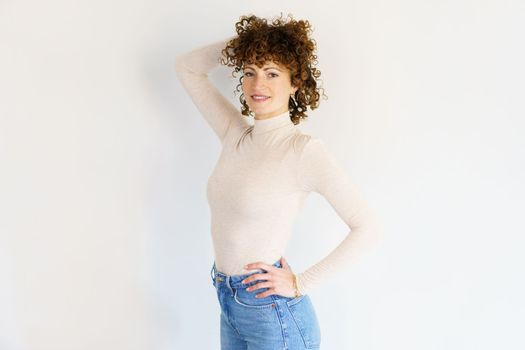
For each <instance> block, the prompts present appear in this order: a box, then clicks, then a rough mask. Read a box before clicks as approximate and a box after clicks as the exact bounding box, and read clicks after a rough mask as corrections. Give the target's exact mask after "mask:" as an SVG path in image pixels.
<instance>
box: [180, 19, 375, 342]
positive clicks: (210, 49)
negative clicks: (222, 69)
mask: <svg viewBox="0 0 525 350" xmlns="http://www.w3.org/2000/svg"><path fill="white" fill-rule="evenodd" d="M236 31H237V35H236V36H234V37H230V38H228V39H227V40H221V41H219V42H215V43H212V44H208V45H205V46H202V47H199V48H196V49H193V50H192V51H190V52H186V53H184V54H181V55H179V56H177V59H176V71H177V76H178V78H179V79H180V81H181V83H182V84H183V86H184V88H185V90H186V91H187V92H188V94H189V96H190V97H191V99H192V101H193V103H194V104H195V105H196V107H197V108H198V110H199V112H200V113H201V114H202V115H203V116H204V118H205V119H206V121H207V122H208V124H209V125H210V126H211V128H212V129H213V131H214V133H215V134H216V135H217V136H218V138H219V140H220V142H221V146H222V151H221V154H220V157H219V160H218V162H217V164H216V166H215V169H214V171H213V173H212V174H211V176H210V177H209V180H208V184H207V198H208V202H209V206H210V211H211V234H212V240H213V247H214V253H215V261H214V264H213V267H212V271H211V273H212V282H213V285H214V286H215V288H216V290H217V297H218V300H219V304H220V307H221V315H220V317H221V318H220V320H221V323H220V335H221V349H235V350H237V349H252V350H255V349H258V350H259V349H319V347H320V343H321V332H320V327H319V323H318V320H317V317H316V313H315V310H314V307H313V304H312V302H311V300H310V297H309V295H308V294H307V293H308V292H309V291H310V290H311V289H313V288H315V287H317V286H319V285H320V284H321V283H322V282H323V281H325V280H326V279H327V278H328V277H331V276H334V275H335V274H336V273H337V272H338V271H341V269H345V268H346V267H347V266H349V265H350V262H351V261H352V259H354V258H355V257H357V256H358V255H359V254H362V253H363V252H365V251H367V250H369V249H370V247H374V246H376V245H377V243H378V241H379V238H380V236H381V235H380V232H381V230H380V229H379V226H378V225H377V220H375V219H374V215H373V214H372V211H371V210H370V209H369V208H368V206H367V203H366V202H365V199H364V198H363V196H362V195H361V193H360V192H359V190H358V189H357V188H356V186H355V185H354V184H353V182H352V181H351V180H350V178H349V177H348V175H347V174H346V173H345V171H344V169H343V168H342V167H341V166H340V164H339V163H338V161H337V160H336V159H335V157H334V156H333V155H332V154H331V153H330V152H329V151H328V149H327V147H326V146H325V144H324V142H323V141H322V140H321V139H319V138H315V137H313V136H311V135H308V134H304V133H302V132H301V131H300V129H299V128H298V127H297V125H298V124H299V123H300V121H301V120H303V119H305V118H306V117H307V115H306V113H305V112H306V109H307V107H310V109H315V108H317V107H318V104H319V97H320V95H319V90H320V89H319V88H318V87H317V80H316V79H317V78H319V76H320V72H319V70H318V69H316V68H314V63H315V59H316V55H315V54H314V52H315V49H316V48H315V42H314V40H312V39H310V38H309V34H310V32H311V26H310V24H309V23H308V21H302V20H300V21H296V20H294V19H293V18H291V16H290V20H289V21H285V20H284V19H282V18H277V19H274V20H273V21H272V22H271V23H270V24H269V23H268V22H267V20H266V19H261V18H258V17H256V16H253V15H251V16H242V17H241V18H240V21H239V22H237V23H236ZM219 63H222V64H224V65H228V66H232V67H235V71H236V72H239V71H242V73H243V75H242V76H241V78H240V84H239V85H240V86H242V92H243V93H242V95H241V96H240V102H241V111H240V113H239V111H238V109H237V107H236V106H234V105H233V104H231V103H230V102H229V101H228V100H227V99H226V98H225V97H224V96H223V95H222V94H221V93H220V92H219V91H218V90H217V88H216V87H215V86H214V85H212V83H211V82H210V81H209V79H208V76H207V74H208V73H209V72H210V71H211V70H212V69H213V68H215V67H216V66H218V65H219ZM250 116H253V117H254V121H253V125H252V124H250V123H248V121H247V119H248V118H249V117H250ZM312 191H315V192H318V193H319V194H321V195H322V196H324V197H325V198H326V199H327V201H328V202H329V203H330V204H331V205H332V206H333V208H334V209H335V210H336V212H337V213H338V214H339V216H340V217H341V218H342V219H343V220H344V221H345V222H346V223H347V224H348V226H349V227H350V229H351V233H350V234H349V235H347V236H346V238H345V239H344V240H343V241H342V242H341V243H340V244H339V245H338V246H337V247H336V248H335V249H334V250H333V251H332V252H331V253H330V254H329V255H328V256H326V257H325V258H324V259H322V260H321V261H319V262H317V263H316V264H314V265H313V266H311V267H310V268H308V269H307V270H305V271H303V272H301V273H297V274H295V273H293V271H292V269H291V267H290V265H288V263H287V262H286V260H285V259H284V257H283V255H284V254H283V253H284V251H285V248H286V246H287V242H288V240H289V239H290V236H291V234H292V228H293V222H294V219H295V217H296V215H297V214H298V212H299V211H300V209H301V208H302V206H303V204H304V201H305V199H306V197H307V196H308V194H309V193H310V192H312Z"/></svg>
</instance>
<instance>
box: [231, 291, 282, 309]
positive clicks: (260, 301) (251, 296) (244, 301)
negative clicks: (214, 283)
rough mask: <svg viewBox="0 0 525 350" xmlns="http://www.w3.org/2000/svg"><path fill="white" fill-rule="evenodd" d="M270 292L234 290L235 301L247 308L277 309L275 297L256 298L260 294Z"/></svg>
mask: <svg viewBox="0 0 525 350" xmlns="http://www.w3.org/2000/svg"><path fill="white" fill-rule="evenodd" d="M266 290H268V289H267V288H260V289H257V290H254V291H247V290H246V288H233V300H234V301H235V302H236V303H237V304H239V305H241V306H244V307H246V308H254V309H267V308H268V309H269V308H274V307H275V298H272V297H273V296H274V295H268V296H267V297H264V298H256V297H255V295H256V294H260V293H262V292H264V291H266Z"/></svg>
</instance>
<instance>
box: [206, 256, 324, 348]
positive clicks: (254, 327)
mask: <svg viewBox="0 0 525 350" xmlns="http://www.w3.org/2000/svg"><path fill="white" fill-rule="evenodd" d="M273 266H276V267H279V268H281V267H282V266H281V263H280V261H279V260H278V261H277V262H275V263H274V264H273ZM255 273H267V272H266V270H262V271H260V272H252V273H250V274H244V275H231V276H230V275H226V274H224V273H222V272H220V271H217V268H216V267H215V262H214V263H213V267H212V269H211V277H212V283H213V286H214V287H215V289H216V291H217V298H218V300H219V304H220V308H221V314H220V336H221V350H277V349H287V350H298V349H319V348H320V344H321V331H320V328H319V323H318V320H317V316H316V313H315V310H314V307H313V304H312V302H311V300H310V297H309V296H308V294H305V295H301V296H298V297H297V298H293V297H285V296H281V295H277V294H274V295H269V296H266V297H264V298H260V297H259V298H255V295H256V294H260V293H262V292H264V291H266V290H268V288H260V289H256V290H252V291H246V288H247V287H249V286H252V285H254V284H257V283H259V282H261V281H265V280H261V279H259V280H256V281H251V282H250V283H247V284H242V283H241V281H242V280H244V279H245V278H246V277H248V276H250V275H252V274H255Z"/></svg>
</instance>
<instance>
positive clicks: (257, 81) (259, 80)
mask: <svg viewBox="0 0 525 350" xmlns="http://www.w3.org/2000/svg"><path fill="white" fill-rule="evenodd" d="M265 84H266V81H265V80H264V77H263V76H260V75H258V76H255V77H254V78H253V87H254V88H255V91H260V88H262V87H264V86H265Z"/></svg>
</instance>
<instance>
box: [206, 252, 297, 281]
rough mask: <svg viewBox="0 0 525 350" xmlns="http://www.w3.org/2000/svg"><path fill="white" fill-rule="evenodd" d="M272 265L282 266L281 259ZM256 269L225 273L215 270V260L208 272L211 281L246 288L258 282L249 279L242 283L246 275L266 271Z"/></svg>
mask: <svg viewBox="0 0 525 350" xmlns="http://www.w3.org/2000/svg"><path fill="white" fill-rule="evenodd" d="M272 265H273V266H275V267H282V265H281V259H279V260H277V261H276V262H274V263H273V264H272ZM288 265H289V264H288ZM256 270H259V271H255V272H251V273H247V274H243V275H227V274H225V273H223V272H220V271H218V270H217V267H216V266H215V261H214V262H213V266H212V268H211V271H210V274H211V279H212V281H213V282H226V283H228V284H229V285H230V287H232V288H246V287H249V286H251V285H254V284H256V283H258V282H260V280H255V281H251V282H250V283H242V280H244V279H245V278H246V277H248V276H251V275H253V274H255V273H260V272H262V273H266V271H265V270H262V269H256Z"/></svg>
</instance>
